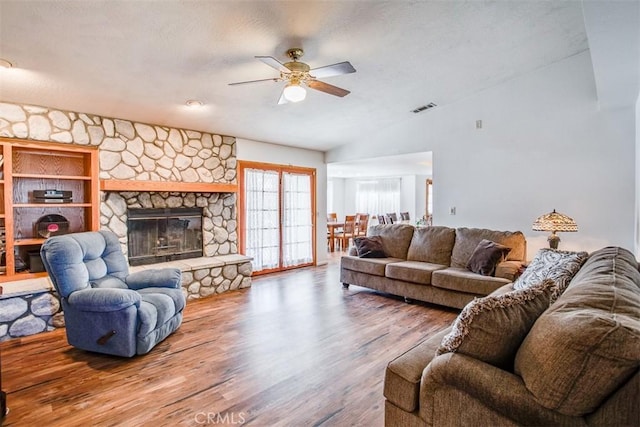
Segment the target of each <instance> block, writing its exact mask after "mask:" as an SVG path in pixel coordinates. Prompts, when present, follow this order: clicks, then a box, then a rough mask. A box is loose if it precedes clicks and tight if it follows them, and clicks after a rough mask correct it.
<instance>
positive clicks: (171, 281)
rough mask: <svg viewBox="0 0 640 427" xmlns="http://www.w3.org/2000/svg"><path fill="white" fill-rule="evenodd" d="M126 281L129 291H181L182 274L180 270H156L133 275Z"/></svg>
mask: <svg viewBox="0 0 640 427" xmlns="http://www.w3.org/2000/svg"><path fill="white" fill-rule="evenodd" d="M124 280H125V282H126V283H127V286H128V287H129V289H142V288H174V289H180V285H181V281H182V272H181V271H180V269H178V268H155V269H150V270H142V271H138V272H136V273H131V274H129V275H128V276H127V277H126V278H125V279H124Z"/></svg>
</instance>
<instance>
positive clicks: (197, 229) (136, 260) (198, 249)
mask: <svg viewBox="0 0 640 427" xmlns="http://www.w3.org/2000/svg"><path fill="white" fill-rule="evenodd" d="M127 217H128V220H127V234H128V240H129V264H130V265H143V264H153V263H157V262H165V261H171V260H177V259H185V258H197V257H201V256H202V209H200V208H176V209H129V211H128V212H127Z"/></svg>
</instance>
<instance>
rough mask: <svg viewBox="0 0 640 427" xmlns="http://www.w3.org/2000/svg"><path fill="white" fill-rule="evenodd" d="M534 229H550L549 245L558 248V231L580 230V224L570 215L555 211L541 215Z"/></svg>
mask: <svg viewBox="0 0 640 427" xmlns="http://www.w3.org/2000/svg"><path fill="white" fill-rule="evenodd" d="M533 231H550V232H551V235H550V236H549V238H548V239H547V240H548V241H549V247H550V248H551V249H558V243H560V237H558V235H557V234H556V232H557V231H578V225H577V224H576V222H575V221H574V220H573V218H569V217H568V216H566V215H564V214H561V213H559V212H556V210H555V209H554V210H553V212H551V213H548V214H544V215H542V216H539V217H538V219H536V220H535V222H534V223H533Z"/></svg>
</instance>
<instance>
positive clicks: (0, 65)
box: [0, 58, 13, 68]
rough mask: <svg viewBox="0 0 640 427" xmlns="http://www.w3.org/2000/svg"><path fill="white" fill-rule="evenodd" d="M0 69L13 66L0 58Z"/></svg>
mask: <svg viewBox="0 0 640 427" xmlns="http://www.w3.org/2000/svg"><path fill="white" fill-rule="evenodd" d="M0 67H2V68H11V67H13V64H12V63H11V62H9V61H7V60H6V59H2V58H0Z"/></svg>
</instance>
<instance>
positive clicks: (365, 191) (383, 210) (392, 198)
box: [356, 178, 400, 215]
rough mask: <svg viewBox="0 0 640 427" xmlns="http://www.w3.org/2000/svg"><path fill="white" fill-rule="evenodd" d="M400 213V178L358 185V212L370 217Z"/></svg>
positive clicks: (376, 180) (359, 182)
mask: <svg viewBox="0 0 640 427" xmlns="http://www.w3.org/2000/svg"><path fill="white" fill-rule="evenodd" d="M399 211H400V178H384V179H382V178H381V179H375V180H367V181H358V182H357V183H356V212H360V213H368V214H369V215H378V214H383V215H384V214H387V213H391V212H399Z"/></svg>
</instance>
